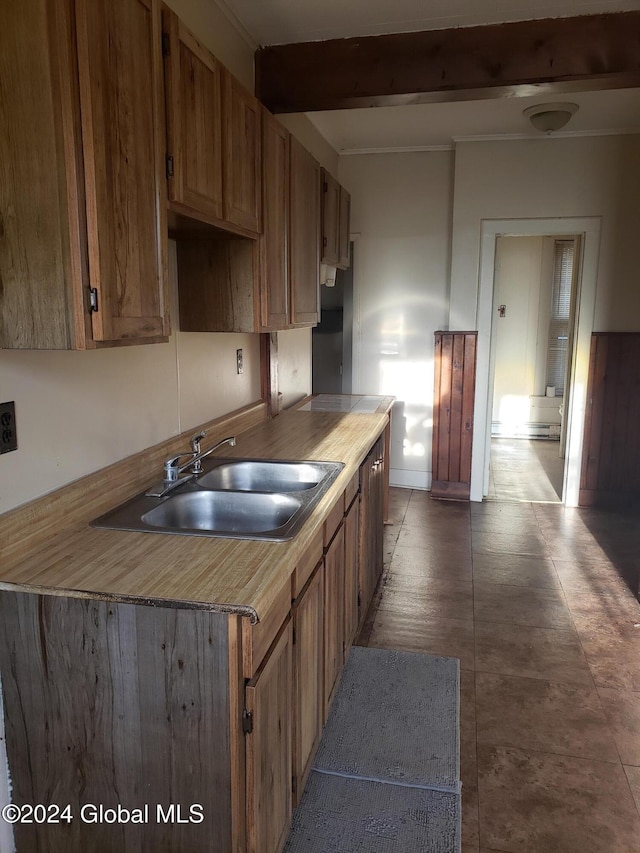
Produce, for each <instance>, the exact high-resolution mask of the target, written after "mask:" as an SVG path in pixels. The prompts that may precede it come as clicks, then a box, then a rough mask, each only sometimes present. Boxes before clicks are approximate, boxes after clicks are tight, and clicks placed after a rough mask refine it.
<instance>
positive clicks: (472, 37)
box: [256, 12, 640, 113]
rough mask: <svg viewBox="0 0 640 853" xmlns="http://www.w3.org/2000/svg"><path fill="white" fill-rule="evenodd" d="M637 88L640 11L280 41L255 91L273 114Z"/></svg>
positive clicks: (260, 67)
mask: <svg viewBox="0 0 640 853" xmlns="http://www.w3.org/2000/svg"><path fill="white" fill-rule="evenodd" d="M638 85H640V12H621V13H616V14H605V15H585V16H580V17H576V18H545V19H542V20H537V21H519V22H516V23H511V24H495V25H487V26H482V27H459V28H456V29H444V30H429V31H428V32H419V33H397V34H394V35H385V36H366V37H362V38H350V39H331V40H329V41H320V42H304V43H300V44H284V45H274V46H271V47H264V48H261V49H260V50H258V51H257V52H256V93H257V95H258V97H259V98H260V100H261V101H262V102H263V103H264V104H265V105H266V106H267V107H268V108H269V109H270V110H271V111H272V112H274V113H289V112H308V111H313V110H335V109H350V108H354V107H374V106H389V105H396V104H417V103H429V102H433V101H453V100H468V99H479V98H495V97H517V96H526V95H536V94H540V95H548V94H558V93H569V92H572V91H587V90H593V89H616V88H625V87H628V86H638Z"/></svg>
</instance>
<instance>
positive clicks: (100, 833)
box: [0, 590, 239, 853]
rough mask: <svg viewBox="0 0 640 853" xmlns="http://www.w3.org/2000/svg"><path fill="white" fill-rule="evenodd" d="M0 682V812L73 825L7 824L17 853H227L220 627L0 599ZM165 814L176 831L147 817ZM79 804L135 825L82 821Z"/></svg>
mask: <svg viewBox="0 0 640 853" xmlns="http://www.w3.org/2000/svg"><path fill="white" fill-rule="evenodd" d="M0 672H1V674H2V687H3V690H4V702H5V718H6V729H7V753H8V759H9V771H10V774H11V780H12V785H13V792H12V801H13V802H14V803H15V804H17V805H20V806H22V805H24V804H29V803H30V804H35V803H44V804H45V805H49V804H54V805H59V806H61V808H62V807H64V805H66V804H70V806H71V812H72V814H73V821H72V822H71V823H68V822H66V821H64V820H63V821H61V822H60V823H48V822H47V823H38V822H35V821H34V822H33V823H24V824H18V825H16V827H15V832H16V847H17V850H18V851H20V853H22V851H24V853H30V851H33V853H35V851H48V853H67V851H72V850H74V851H80V850H82V851H83V853H193V851H196V850H197V851H200V853H229V851H230V850H231V849H234V848H233V846H232V845H233V842H232V805H231V793H230V792H231V766H232V761H237V760H238V756H237V755H234V756H233V757H232V747H231V744H230V739H229V720H230V704H229V703H230V701H232V697H231V696H230V693H229V688H228V682H229V626H228V619H227V617H226V616H224V615H222V614H220V613H207V612H205V611H199V610H177V609H174V608H169V607H140V606H136V605H132V604H116V603H115V602H104V601H89V600H81V599H75V598H62V597H58V596H40V595H31V594H25V593H14V592H9V591H6V590H4V591H2V592H0ZM238 727H239V724H238ZM238 772H239V771H238ZM172 803H173V804H175V806H176V807H177V806H178V805H180V812H181V818H182V822H178V821H177V820H173V821H169V822H168V823H165V822H163V820H162V819H160V820H159V819H158V811H157V805H161V806H162V807H163V809H164V811H165V814H166V813H167V811H168V809H169V807H170V805H171V804H172ZM196 803H197V804H201V805H202V807H203V814H204V819H203V820H202V821H201V822H197V821H199V816H198V815H197V814H193V815H192V814H191V812H190V807H191V806H192V805H194V804H196ZM88 804H92V805H95V806H100V805H102V806H103V807H104V808H106V809H116V810H117V809H118V806H121V807H122V808H126V809H129V810H131V809H143V808H144V806H145V805H148V806H149V814H148V822H145V823H140V822H138V823H136V822H135V821H133V822H123V823H118V822H116V823H106V822H99V823H93V822H92V820H93V816H94V810H93V809H91V808H88V810H87V811H86V812H85V814H84V816H85V820H83V819H82V818H83V813H82V812H81V809H82V807H83V806H88ZM174 816H175V815H174ZM190 818H192V819H194V820H195V822H193V823H192V822H190V821H189V819H190ZM124 820H125V821H126V817H125V818H124ZM184 821H186V822H184Z"/></svg>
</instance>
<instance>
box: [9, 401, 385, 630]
mask: <svg viewBox="0 0 640 853" xmlns="http://www.w3.org/2000/svg"><path fill="white" fill-rule="evenodd" d="M387 422H388V416H387V415H386V414H344V413H336V412H315V411H313V412H307V411H298V410H288V411H285V412H283V413H281V414H280V415H279V416H278V417H277V418H274V419H273V420H267V421H263V422H262V423H259V424H258V425H256V426H254V427H252V428H251V429H249V430H248V431H246V432H242V433H240V434H239V435H238V443H237V446H236V447H235V448H230V447H229V446H225V447H223V448H221V450H220V452H219V453H218V454H217V455H220V456H224V457H228V456H238V457H258V458H261V457H262V458H272V459H308V460H326V461H338V462H344V463H345V467H344V469H343V470H342V472H341V473H340V475H339V476H338V478H337V479H336V481H335V482H334V483H333V485H332V486H331V488H330V489H329V490H328V491H327V493H326V494H325V495H324V496H323V497H322V498H321V500H320V501H319V502H318V504H317V506H316V507H315V508H314V509H313V511H312V513H311V515H310V516H309V518H308V520H307V521H306V522H305V524H304V525H303V527H302V529H301V531H300V533H299V534H298V535H297V536H296V537H295V538H294V539H292V540H290V541H289V542H264V541H258V540H239V539H215V538H205V537H200V536H179V535H172V534H161V533H132V532H128V531H120V530H98V529H95V528H91V527H89V526H88V521H90V520H91V519H92V518H95V517H96V516H97V515H99V514H100V512H98V511H96V507H98V506H99V503H100V501H96V500H95V495H92V494H89V492H88V490H89V489H99V488H103V489H104V488H106V487H108V485H109V481H108V480H107V479H106V478H105V480H104V481H103V482H102V484H101V482H100V477H99V476H97V475H91V476H90V477H89V478H85V480H86V482H85V481H79V483H80V485H78V486H77V487H76V489H77V488H84V489H85V493H86V494H85V497H86V500H85V501H84V503H85V504H86V505H87V506H88V507H89V510H88V512H89V513H90V514H89V515H88V516H87V517H85V518H74V519H73V520H72V521H70V522H69V523H67V524H64V523H63V524H61V525H60V526H59V527H58V529H57V530H56V531H55V532H53V533H52V535H51V536H50V537H49V538H48V539H47V541H46V542H44V543H42V542H41V543H39V544H37V546H36V547H34V548H31V549H28V550H27V551H26V552H25V550H24V549H21V548H20V547H17V546H16V545H15V543H14V545H13V547H11V548H6V549H5V550H4V552H3V551H2V550H0V558H1V568H0V589H12V590H16V589H18V590H22V591H28V592H38V593H44V594H52V595H65V596H74V597H82V598H98V599H105V598H106V599H109V600H114V601H125V602H135V603H154V604H158V605H162V604H165V605H167V606H172V607H176V606H178V607H194V608H202V609H207V610H222V611H228V612H233V613H240V614H243V615H246V616H249V617H251V618H252V619H258V620H259V619H260V616H261V614H264V613H265V612H266V610H267V609H268V608H269V606H270V605H271V603H272V602H273V600H274V598H275V596H276V595H277V593H278V591H279V590H280V589H281V588H282V585H283V584H284V582H285V581H286V579H287V578H288V577H290V576H291V574H292V572H293V570H294V568H295V566H296V563H297V562H298V560H299V558H300V557H301V555H302V554H303V553H304V551H305V550H306V548H307V547H308V545H309V544H310V542H311V540H312V539H313V537H314V535H315V534H316V533H317V531H318V529H319V528H320V526H321V525H322V524H323V522H324V520H325V518H326V517H327V515H328V514H329V511H330V509H331V508H332V507H333V505H334V504H335V501H336V500H337V499H338V497H339V496H340V495H341V493H342V492H343V491H344V489H345V487H346V486H347V484H348V483H349V481H350V480H351V478H352V477H353V475H354V474H355V472H356V471H357V470H358V467H359V466H360V464H361V462H362V461H363V460H364V458H365V457H366V455H367V452H368V451H369V449H370V448H371V445H372V444H373V443H374V441H375V440H376V439H377V437H378V436H379V435H380V434H381V432H382V431H383V430H384V428H385V426H386V424H387ZM227 434H228V433H227ZM205 446H206V445H205ZM135 459H136V458H135V457H133V458H132V459H131V460H128V461H129V462H130V464H131V465H134V464H135ZM118 464H119V466H120V467H122V463H118ZM114 467H116V466H114ZM105 470H109V469H105ZM147 473H148V477H147V476H146V474H147ZM158 473H159V471H158V470H157V469H156V468H152V469H149V470H148V472H145V475H144V476H145V477H146V480H147V481H148V483H149V484H150V483H151V482H152V481H153V480H154V478H156V479H157V476H158ZM83 483H84V485H82V484H83ZM73 488H74V484H71V486H67V487H65V491H66V492H71V491H73ZM143 488H144V487H143ZM142 490H143V489H140V488H138V489H137V491H142ZM56 494H57V493H52V495H50V496H48V498H49V504H50V505H51V506H52V507H53V506H54V505H55V502H56ZM81 497H82V496H79V495H75V496H74V498H73V499H74V500H75V501H76V503H77V502H78V500H79V498H81ZM106 499H108V494H107V497H106V498H102V497H101V498H100V500H101V501H102V503H103V505H104V503H105V500H106ZM120 502H121V499H113V498H112V503H111V504H108V505H107V506H106V507H105V508H106V509H108V508H110V506H115V505H117V504H119V503H120ZM35 504H37V505H38V512H37V513H34V512H33V510H30V505H27V506H26V507H24V508H23V509H22V510H18V511H13V512H12V513H11V516H12V518H11V519H10V521H11V522H13V523H15V522H16V521H17V522H18V523H19V522H20V513H21V512H22V513H29V512H31V513H32V516H33V518H32V521H31V523H34V524H35V523H42V520H43V518H45V519H46V505H47V501H46V500H43V499H39V500H38V501H37V502H34V505H35ZM43 507H44V508H43ZM76 515H77V513H76ZM27 520H28V519H27ZM0 522H2V517H0ZM8 522H9V519H7V520H6V523H8ZM23 523H25V522H23ZM1 532H2V530H1V524H0V535H1Z"/></svg>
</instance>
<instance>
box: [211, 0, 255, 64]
mask: <svg viewBox="0 0 640 853" xmlns="http://www.w3.org/2000/svg"><path fill="white" fill-rule="evenodd" d="M211 2H213V4H214V6H217V7H218V9H220V11H221V12H222V14H223V15H224V16H225V18H226V19H227V20H228V21H229V23H230V24H231V25H232V27H233V28H234V29H235V30H236V32H237V33H238V34H239V35H240V37H241V38H242V40H243V41H244V42H245V43H246V44H247V45H248V46H249V47H250V48H251V50H253V51H254V53H255V51H256V50H257V49H258V48H259V47H260V45H259V44H258V42H257V41H256V40H255V39H254V37H253V36H252V35H251V33H250V32H249V30H248V29H247V28H246V27H245V25H244V24H243V23H242V21H241V20H240V18H239V17H238V15H237V14H236V12H235V10H234V9H233V8H232V7H231V6H230V5H229V3H228V2H227V0H211Z"/></svg>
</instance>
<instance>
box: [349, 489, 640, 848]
mask: <svg viewBox="0 0 640 853" xmlns="http://www.w3.org/2000/svg"><path fill="white" fill-rule="evenodd" d="M390 516H391V519H392V520H393V525H392V526H389V527H387V528H386V535H385V573H384V575H383V579H382V582H381V584H380V587H379V589H378V591H377V593H376V596H375V598H374V602H373V604H372V607H371V609H370V611H369V614H368V617H367V620H366V622H365V626H364V629H363V632H362V634H361V636H360V639H359V641H360V642H361V643H365V644H369V645H371V646H379V647H387V648H397V649H406V650H408V651H424V652H430V653H433V654H439V655H450V656H453V657H458V658H460V663H461V712H462V720H461V774H462V782H463V851H464V853H498V851H499V852H500V853H640V813H639V810H640V605H639V604H638V601H637V599H636V597H635V595H634V592H633V591H632V590H633V589H634V588H635V590H636V591H637V584H638V568H639V566H640V525H639V524H638V521H637V517H638V512H636V513H631V512H629V513H627V514H613V513H606V512H602V511H597V510H576V509H568V508H565V507H563V506H562V505H559V504H555V505H554V504H533V503H507V502H485V503H483V504H471V505H469V504H456V503H449V502H443V501H435V500H431V499H430V496H429V494H428V493H426V492H417V491H410V490H405V489H392V491H391V506H390Z"/></svg>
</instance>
